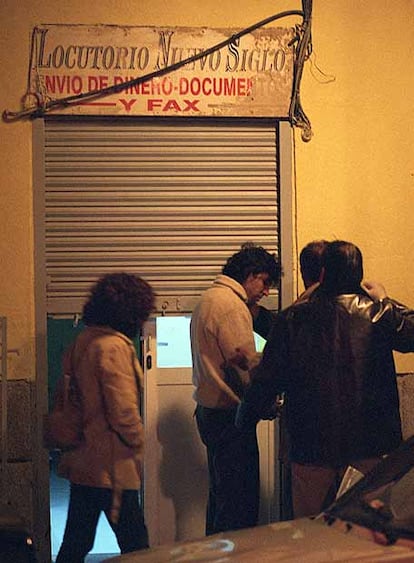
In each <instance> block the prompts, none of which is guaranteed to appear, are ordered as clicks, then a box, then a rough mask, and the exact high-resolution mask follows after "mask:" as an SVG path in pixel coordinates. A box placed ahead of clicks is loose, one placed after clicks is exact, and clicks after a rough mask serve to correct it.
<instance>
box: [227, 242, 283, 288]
mask: <svg viewBox="0 0 414 563" xmlns="http://www.w3.org/2000/svg"><path fill="white" fill-rule="evenodd" d="M222 273H223V274H224V275H226V276H229V277H230V278H233V279H234V280H236V281H238V282H239V283H240V284H243V283H244V282H245V281H246V280H247V278H248V277H249V275H250V274H253V275H257V274H261V273H266V274H268V275H269V285H273V286H275V285H277V284H278V283H279V280H280V264H279V262H278V261H277V260H276V256H275V254H270V252H267V250H265V249H264V248H263V247H262V246H257V245H255V244H254V243H251V242H246V243H245V244H243V245H242V247H241V249H240V250H239V251H238V252H236V253H235V254H233V255H232V256H230V258H229V259H228V260H227V262H226V264H225V265H224V266H223V270H222Z"/></svg>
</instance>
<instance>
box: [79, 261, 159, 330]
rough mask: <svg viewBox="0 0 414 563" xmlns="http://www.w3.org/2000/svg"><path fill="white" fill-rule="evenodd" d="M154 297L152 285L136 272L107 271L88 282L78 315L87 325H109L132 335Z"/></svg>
mask: <svg viewBox="0 0 414 563" xmlns="http://www.w3.org/2000/svg"><path fill="white" fill-rule="evenodd" d="M154 301H155V294H154V291H153V289H152V287H151V286H150V285H149V283H148V282H146V281H145V280H143V279H142V278H140V277H139V276H135V275H133V274H127V273H124V272H121V273H114V274H107V275H105V276H103V277H102V278H100V279H99V280H98V281H97V282H96V283H95V284H94V285H93V286H92V288H91V290H90V295H89V298H88V300H87V301H86V302H85V305H84V307H83V315H82V318H83V321H84V323H85V324H86V325H88V326H91V325H95V326H109V327H111V328H113V329H114V330H117V331H119V332H122V333H123V334H125V335H126V336H128V337H129V338H135V337H136V336H137V334H138V332H139V330H140V328H141V326H142V324H143V323H144V322H145V321H146V320H147V319H148V317H149V315H150V313H151V311H152V310H153V309H154Z"/></svg>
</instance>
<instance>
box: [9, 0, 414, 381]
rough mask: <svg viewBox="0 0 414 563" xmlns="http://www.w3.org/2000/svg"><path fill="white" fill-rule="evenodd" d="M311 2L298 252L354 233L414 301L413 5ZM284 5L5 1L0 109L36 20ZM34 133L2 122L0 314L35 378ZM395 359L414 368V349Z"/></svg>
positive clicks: (377, 272) (134, 17) (156, 21)
mask: <svg viewBox="0 0 414 563" xmlns="http://www.w3.org/2000/svg"><path fill="white" fill-rule="evenodd" d="M313 4H314V7H313V14H314V16H313V46H314V52H313V55H312V57H311V59H310V61H308V62H307V64H306V67H305V71H304V75H303V81H302V91H301V100H302V104H303V107H304V110H305V112H306V113H307V115H308V117H309V118H310V119H311V122H312V125H313V130H314V137H313V139H312V141H311V142H310V143H307V144H305V143H303V142H302V141H301V140H300V132H298V131H297V132H296V133H295V155H296V175H295V182H296V194H294V195H295V201H296V203H297V205H296V215H297V222H296V226H297V245H298V249H299V250H300V248H301V247H302V246H303V245H304V244H305V243H306V242H308V241H309V240H312V239H315V238H328V239H331V238H334V237H335V238H344V239H348V240H352V241H353V242H355V243H357V244H358V245H359V246H360V248H361V250H362V251H363V254H364V256H365V270H366V275H367V277H368V278H373V279H377V280H379V281H382V282H383V283H384V285H385V286H386V288H387V289H388V291H389V294H390V295H392V296H394V297H395V298H397V299H399V300H400V301H402V302H405V303H407V304H409V305H411V306H414V295H413V292H412V289H413V287H414V268H413V266H412V258H413V255H414V242H413V241H414V221H413V218H412V211H413V204H414V186H413V183H414V168H413V161H414V159H413V156H414V155H413V146H414V143H413V141H414V119H413V117H414V116H413V113H414V109H413V103H412V98H413V86H414V72H413V70H414V69H413V60H414V56H413V55H414V53H413V43H414V34H413V33H412V26H413V23H414V2H413V0H393V1H392V2H390V1H389V0H378V1H375V2H374V1H373V0H370V1H355V0H354V1H350V0H331V1H330V2H327V1H326V0H314V2H313ZM289 9H301V2H300V1H297V0H291V1H290V2H289V1H285V0H284V1H278V2H272V1H267V0H261V1H260V2H251V1H247V0H239V1H238V2H237V3H236V2H234V0H222V1H221V2H219V3H218V2H215V1H212V0H205V1H204V2H203V3H199V2H193V1H190V0H169V1H168V2H167V1H164V0H151V2H149V1H147V0H144V1H141V2H136V1H132V0H131V1H128V0H118V1H117V2H113V1H112V0H101V1H100V2H99V3H98V2H89V3H85V2H83V1H81V0H69V1H65V2H63V1H62V0H53V1H51V0H44V1H43V2H37V3H33V2H29V1H28V0H20V2H15V1H14V0H13V1H12V0H2V2H1V4H0V19H1V22H2V29H1V35H0V61H1V71H2V87H1V90H0V110H1V111H3V110H4V109H8V110H15V111H17V110H20V109H21V107H20V98H21V96H22V95H23V94H24V92H25V89H26V80H27V70H28V60H29V41H30V33H31V30H32V28H33V27H34V26H35V25H36V24H39V23H70V24H73V23H84V24H96V23H105V24H117V25H153V26H161V25H174V26H175V25H176V26H184V25H185V26H194V27H195V26H200V27H233V28H243V27H247V26H249V25H251V24H252V23H255V22H257V21H259V20H262V19H265V18H267V17H268V16H270V15H272V14H275V13H277V12H280V11H284V10H289ZM295 21H297V18H292V19H287V20H283V24H284V25H292V24H293V23H294V22H295ZM31 131H32V126H31V123H30V122H22V121H19V122H16V123H12V124H5V123H1V124H0V135H1V148H2V150H1V153H0V174H1V176H0V177H1V190H0V257H1V268H0V288H1V290H0V315H6V316H7V317H8V319H9V348H10V349H12V350H15V351H16V352H14V353H10V354H9V373H10V376H11V377H16V378H17V377H19V378H25V377H33V375H34V362H35V357H34V354H35V346H34V342H35V330H34V324H35V323H34V292H35V288H34V274H33V272H34V250H35V249H34V246H33V223H34V222H33V214H32V196H33V194H32V141H31ZM298 289H301V288H300V287H299V288H298ZM398 366H399V369H400V371H414V357H413V355H409V356H405V357H404V358H400V357H399V358H398Z"/></svg>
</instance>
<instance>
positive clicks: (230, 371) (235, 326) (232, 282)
mask: <svg viewBox="0 0 414 563" xmlns="http://www.w3.org/2000/svg"><path fill="white" fill-rule="evenodd" d="M279 280H280V266H279V263H278V262H277V260H276V259H275V256H274V255H272V254H270V253H269V252H267V251H266V250H265V249H264V248H262V247H260V246H255V245H253V244H251V243H248V244H245V245H243V246H242V248H241V250H240V251H239V252H237V253H236V254H234V255H233V256H231V257H230V258H229V259H228V260H227V262H226V264H225V266H224V267H223V270H222V274H221V275H219V276H217V278H216V279H215V281H214V282H213V284H212V286H211V287H210V288H209V289H208V290H207V291H206V292H205V293H204V294H203V296H202V298H201V300H200V302H199V303H198V305H197V306H196V308H195V310H194V312H193V315H192V321H191V347H192V357H193V383H194V386H195V391H194V399H195V401H196V402H197V408H196V420H197V425H198V429H199V433H200V437H201V440H202V441H203V443H204V444H205V446H206V447H207V457H208V465H209V480H210V483H209V485H210V486H209V499H208V505H207V518H206V534H207V535H209V534H214V533H217V532H220V531H225V530H235V529H240V528H246V527H251V526H255V525H256V524H257V519H258V511H259V496H260V495H259V454H258V445H257V437H256V428H249V429H248V430H246V431H244V430H243V431H240V430H237V429H236V427H235V426H234V418H235V414H236V410H237V406H238V404H239V403H240V398H241V397H242V396H243V390H244V389H245V387H246V386H247V385H248V384H249V382H250V375H249V370H250V369H251V367H253V366H254V364H255V362H256V361H257V354H256V349H255V342H254V336H253V321H252V315H251V313H250V311H249V308H248V304H251V303H253V302H255V301H256V302H258V301H259V300H260V299H261V298H262V297H263V296H266V295H268V294H269V289H270V287H272V286H276V285H277V284H278V283H279ZM240 351H242V352H243V354H242V355H243V357H244V358H245V359H246V362H245V365H243V366H242V367H243V368H244V369H241V368H240V369H237V368H236V367H234V366H233V367H232V368H230V367H229V368H226V365H227V364H228V363H229V361H230V360H231V359H233V358H234V357H235V356H237V355H238V354H240Z"/></svg>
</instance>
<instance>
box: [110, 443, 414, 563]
mask: <svg viewBox="0 0 414 563" xmlns="http://www.w3.org/2000/svg"><path fill="white" fill-rule="evenodd" d="M351 473H352V470H351ZM348 475H349V472H348ZM343 488H344V489H345V492H344V493H343V494H342V495H341V496H339V497H338V498H337V500H336V501H335V502H334V503H333V504H332V505H331V506H330V507H329V508H328V509H327V510H326V511H325V512H323V513H322V514H320V515H318V516H316V517H314V518H301V519H298V520H292V521H288V522H278V523H274V524H268V525H266V526H258V527H256V528H250V529H245V530H239V531H235V532H222V533H220V534H216V535H214V536H209V537H207V538H203V539H200V540H195V541H187V542H179V543H175V544H171V545H166V546H160V547H155V548H152V549H147V550H143V551H138V552H135V553H129V554H125V555H120V556H118V557H114V558H111V559H108V560H107V563H163V562H167V561H171V562H172V561H174V562H184V561H210V562H214V561H215V562H216V563H225V562H230V561H237V562H246V563H247V562H249V563H252V562H253V561H254V562H256V561H257V562H260V563H266V562H270V561H271V562H275V561H288V562H289V561H292V562H293V561H296V562H300V563H307V562H314V563H323V562H326V561H335V562H348V561H361V562H364V561H370V562H381V561H398V562H408V561H411V562H414V436H413V437H411V438H410V439H408V440H406V441H405V442H404V443H403V444H402V445H401V446H400V448H399V449H398V450H396V451H395V452H393V453H392V454H390V455H389V456H387V457H385V458H384V459H383V460H382V461H381V462H380V463H379V464H378V465H377V466H376V467H375V468H374V469H373V470H372V471H371V472H370V473H368V474H367V475H366V476H365V477H362V478H360V479H359V480H358V481H357V482H356V483H354V484H352V485H351V486H350V487H348V485H347V484H346V483H345V485H344V487H343Z"/></svg>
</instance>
